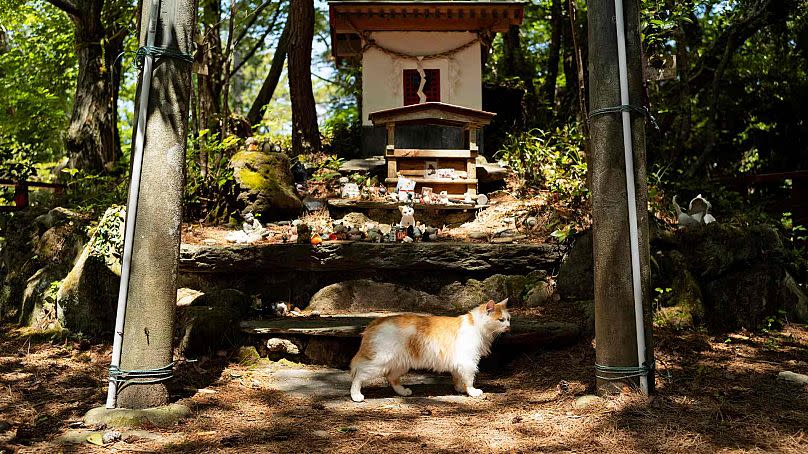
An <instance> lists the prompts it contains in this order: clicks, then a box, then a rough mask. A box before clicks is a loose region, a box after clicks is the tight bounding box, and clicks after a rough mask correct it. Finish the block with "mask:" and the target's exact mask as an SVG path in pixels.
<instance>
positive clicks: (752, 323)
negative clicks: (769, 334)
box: [652, 223, 808, 332]
mask: <svg viewBox="0 0 808 454" xmlns="http://www.w3.org/2000/svg"><path fill="white" fill-rule="evenodd" d="M652 247H653V248H654V249H656V250H657V252H656V253H655V255H654V257H655V259H656V260H655V263H656V264H657V266H658V267H659V269H658V272H657V276H655V280H656V282H657V283H656V285H657V286H658V288H661V289H662V291H663V292H665V293H664V294H663V295H662V297H660V298H659V302H660V303H661V305H662V308H661V309H660V311H659V312H658V313H657V317H656V319H657V321H660V322H662V323H663V324H667V325H671V326H674V327H690V326H694V325H698V324H699V322H700V321H703V322H704V324H705V326H706V327H707V328H708V329H709V330H710V331H712V332H723V331H731V330H735V329H738V328H742V327H743V328H747V329H756V328H760V327H762V326H764V325H765V324H766V322H767V321H768V320H771V319H772V318H780V317H781V316H782V315H785V316H786V318H788V320H791V321H795V322H805V321H808V297H806V296H805V293H804V292H803V291H802V290H801V289H800V287H799V286H798V285H797V284H796V282H794V280H793V278H791V276H790V275H789V274H788V272H787V270H786V262H787V260H786V257H787V255H788V254H787V251H786V248H785V246H784V244H783V242H782V240H781V238H780V235H779V233H778V232H777V230H776V229H774V228H773V227H771V226H767V225H758V226H751V227H746V228H739V227H734V226H730V225H722V224H718V223H712V224H709V225H705V226H695V227H690V228H686V229H681V230H678V231H676V232H674V233H672V234H666V235H661V236H660V237H658V238H657V240H656V241H655V242H654V244H652ZM668 289H669V290H668Z"/></svg>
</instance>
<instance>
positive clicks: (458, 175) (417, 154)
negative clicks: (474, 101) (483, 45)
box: [369, 102, 495, 198]
mask: <svg viewBox="0 0 808 454" xmlns="http://www.w3.org/2000/svg"><path fill="white" fill-rule="evenodd" d="M494 115H495V114H493V113H491V112H485V111H482V110H477V109H471V108H468V107H461V106H456V105H453V104H444V103H441V102H426V103H421V104H411V105H408V106H403V107H396V108H393V109H386V110H380V111H377V112H372V113H370V114H369V118H370V121H371V122H372V123H373V125H374V126H382V127H384V128H385V130H386V131H387V145H386V147H385V150H384V156H385V158H386V159H387V178H386V179H385V184H386V186H387V188H388V190H390V191H393V190H395V189H396V185H397V184H398V182H399V177H402V176H403V177H406V178H409V179H411V180H413V181H415V184H416V186H415V192H416V193H420V192H421V191H422V190H423V188H424V187H427V188H431V190H432V192H434V193H440V192H441V191H446V192H447V193H448V194H449V196H450V197H453V198H462V197H464V196H465V195H466V194H467V193H469V194H471V195H472V196H476V195H477V152H478V145H477V131H478V130H479V129H480V128H482V127H483V126H485V125H487V124H488V123H490V122H491V119H492V118H493V117H494ZM405 124H406V125H413V124H414V125H442V126H449V127H457V128H460V129H461V130H462V131H463V137H464V146H463V148H461V149H422V148H399V147H397V146H396V126H397V125H405Z"/></svg>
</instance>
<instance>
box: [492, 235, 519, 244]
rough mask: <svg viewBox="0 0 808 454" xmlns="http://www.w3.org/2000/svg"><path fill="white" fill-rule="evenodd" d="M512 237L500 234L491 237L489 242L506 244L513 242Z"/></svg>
mask: <svg viewBox="0 0 808 454" xmlns="http://www.w3.org/2000/svg"><path fill="white" fill-rule="evenodd" d="M513 240H514V237H512V236H500V237H497V238H492V239H491V242H492V243H494V244H508V243H513Z"/></svg>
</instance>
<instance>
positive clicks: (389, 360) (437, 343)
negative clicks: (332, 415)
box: [351, 299, 511, 402]
mask: <svg viewBox="0 0 808 454" xmlns="http://www.w3.org/2000/svg"><path fill="white" fill-rule="evenodd" d="M507 302H508V300H507V299H505V300H503V301H500V302H499V303H494V301H493V300H490V301H488V302H487V303H484V304H481V305H479V306H477V307H475V308H474V309H472V310H471V311H469V312H468V313H466V314H463V315H460V316H458V317H441V316H433V315H416V314H402V315H394V316H391V317H384V318H380V319H377V320H374V321H373V322H372V323H371V324H370V325H368V327H367V328H366V329H365V332H364V333H363V334H362V343H361V344H360V346H359V351H358V352H357V353H356V355H355V356H354V357H353V359H352V360H351V379H352V383H351V399H352V400H353V401H354V402H362V401H363V400H364V399H365V396H363V395H362V384H363V383H364V382H366V381H368V380H372V379H374V378H377V377H386V378H387V381H388V382H389V383H390V386H391V387H392V388H393V390H394V391H395V392H396V393H397V394H398V395H400V396H409V395H411V394H412V390H410V389H409V388H405V387H404V386H402V385H401V381H400V378H401V376H402V375H404V374H406V373H407V372H408V371H409V370H410V369H429V370H432V371H435V372H450V373H451V374H452V381H453V383H454V388H455V390H456V391H457V392H461V393H467V394H468V395H469V396H471V397H479V396H481V395H482V394H483V392H482V390H480V389H477V388H475V387H474V377H475V375H477V366H478V364H479V362H480V358H482V357H483V356H485V355H487V354H488V353H490V351H491V343H492V342H493V341H494V338H495V337H496V336H497V335H499V334H501V333H504V332H507V331H509V330H510V327H511V316H510V314H509V313H508V309H507V307H506V305H507Z"/></svg>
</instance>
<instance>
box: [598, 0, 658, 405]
mask: <svg viewBox="0 0 808 454" xmlns="http://www.w3.org/2000/svg"><path fill="white" fill-rule="evenodd" d="M639 3H640V1H639V0H624V1H623V5H624V7H625V10H624V17H625V32H626V54H627V55H626V64H627V67H628V91H629V93H628V94H629V104H632V105H641V103H642V87H643V79H644V74H643V72H642V50H641V49H642V48H641V41H640V33H639V11H640V10H639V8H640V5H639ZM587 14H588V22H589V65H590V72H589V97H590V105H589V107H590V111H593V110H595V109H601V108H604V107H614V106H618V105H620V104H621V99H620V78H619V73H618V60H617V39H616V30H615V19H614V18H615V9H614V2H613V1H612V0H598V1H593V2H589V10H588V13H587ZM622 115H623V114H622V113H620V112H618V113H611V114H606V115H598V116H596V117H594V118H592V122H591V125H590V131H591V140H592V144H591V146H592V168H591V169H590V172H591V173H592V227H593V229H592V231H593V253H594V270H595V282H594V283H595V338H596V340H597V347H596V352H595V357H596V362H597V363H598V364H600V365H604V366H611V367H621V366H622V367H636V366H639V365H640V364H638V361H637V359H638V358H637V356H638V354H637V337H636V330H635V318H634V316H635V313H634V291H633V282H632V269H631V250H630V247H629V244H630V243H629V229H628V225H627V224H628V222H627V221H628V203H627V202H628V197H627V189H626V167H625V163H626V161H625V158H624V150H623V128H622V121H621V119H622ZM631 143H632V146H633V149H634V155H633V161H634V168H633V169H632V170H633V173H634V186H635V193H636V200H635V202H636V204H635V208H636V210H637V230H638V231H637V234H638V237H639V256H640V282H641V293H642V301H643V308H644V311H643V318H644V321H645V332H646V352H645V362H646V363H648V365H649V366H650V364H651V361H652V360H653V355H652V354H651V352H652V351H653V345H652V338H651V326H652V325H651V320H650V318H651V317H650V307H649V301H650V298H649V296H650V295H649V290H650V271H649V270H650V266H649V265H650V250H649V244H648V204H647V198H648V192H647V186H646V169H645V166H646V161H645V118H644V117H643V116H642V115H636V114H632V116H631ZM603 374H604V375H606V376H612V377H614V378H618V377H615V375H614V374H613V373H603ZM648 381H649V386H650V387H651V388H653V383H654V379H653V375H651V376H649V380H648ZM597 385H598V389H599V391H601V392H607V393H609V392H620V390H621V388H622V386H623V385H631V386H636V385H637V378H636V377H635V378H624V379H619V378H618V379H615V380H614V381H608V380H603V379H598V381H597Z"/></svg>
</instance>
